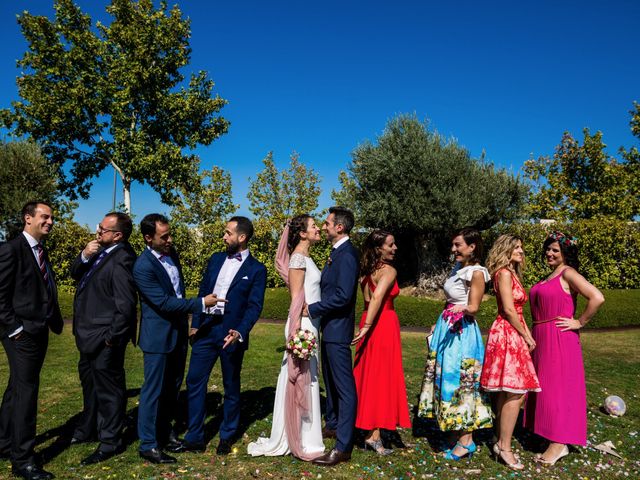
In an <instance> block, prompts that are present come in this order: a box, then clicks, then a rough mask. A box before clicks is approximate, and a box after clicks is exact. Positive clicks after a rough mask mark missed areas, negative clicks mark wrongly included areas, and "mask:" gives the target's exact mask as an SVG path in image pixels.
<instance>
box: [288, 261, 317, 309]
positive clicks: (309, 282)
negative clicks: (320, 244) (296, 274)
mask: <svg viewBox="0 0 640 480" xmlns="http://www.w3.org/2000/svg"><path fill="white" fill-rule="evenodd" d="M289 268H290V269H291V268H296V269H302V270H305V275H304V300H305V302H306V303H307V305H310V304H312V303H315V302H319V301H320V300H322V297H321V295H320V270H318V267H317V266H316V264H315V263H314V261H313V260H312V259H311V257H305V256H304V255H303V254H301V253H294V254H292V255H291V258H290V259H289ZM316 320H319V318H318V319H314V321H316Z"/></svg>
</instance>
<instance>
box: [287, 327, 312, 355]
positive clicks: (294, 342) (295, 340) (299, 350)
mask: <svg viewBox="0 0 640 480" xmlns="http://www.w3.org/2000/svg"><path fill="white" fill-rule="evenodd" d="M317 347H318V340H317V339H316V336H315V335H314V333H313V332H312V331H310V330H302V329H300V330H298V331H297V332H296V333H295V335H294V336H293V337H291V339H290V340H289V341H288V342H287V351H288V352H289V353H290V354H291V355H293V356H294V357H297V358H301V359H302V360H309V358H311V356H312V355H315V354H316V349H317Z"/></svg>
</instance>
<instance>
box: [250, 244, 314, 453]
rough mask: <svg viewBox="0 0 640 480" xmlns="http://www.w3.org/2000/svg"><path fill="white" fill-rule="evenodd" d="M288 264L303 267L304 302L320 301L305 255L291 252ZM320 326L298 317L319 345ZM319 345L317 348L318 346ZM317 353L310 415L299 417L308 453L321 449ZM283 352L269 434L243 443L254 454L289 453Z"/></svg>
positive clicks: (311, 264) (312, 382) (312, 360)
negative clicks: (285, 422) (246, 444)
mask: <svg viewBox="0 0 640 480" xmlns="http://www.w3.org/2000/svg"><path fill="white" fill-rule="evenodd" d="M289 268H290V269H291V268H301V269H306V273H305V277H304V296H305V301H306V302H307V304H311V303H315V302H318V301H320V270H318V267H316V264H315V263H313V260H311V258H309V257H305V256H304V255H302V254H300V253H294V254H293V255H291V260H290V261H289ZM289 321H290V320H288V321H287V324H286V326H285V327H284V335H285V341H286V340H287V332H288V331H289ZM319 326H320V318H315V319H313V321H311V320H310V319H309V318H308V317H302V325H301V328H303V329H306V330H310V331H312V332H313V333H314V334H315V336H316V339H318V347H319V346H320V337H319V335H318V329H319ZM318 349H319V348H318ZM318 354H319V352H316V355H314V356H312V357H311V360H310V362H309V363H310V365H309V369H310V373H311V385H310V388H311V412H310V413H311V415H310V418H305V419H303V420H302V425H301V436H300V438H301V440H302V448H303V450H304V452H305V453H306V454H308V455H314V454H318V455H321V454H322V453H323V451H324V444H323V443H322V418H321V414H320V385H319V384H318ZM287 379H288V372H287V352H285V353H284V357H283V359H282V366H281V368H280V375H278V385H277V387H276V398H275V401H274V405H273V423H272V425H271V436H270V437H269V438H264V437H260V438H258V439H257V440H256V441H255V442H251V443H250V444H249V445H248V447H247V453H249V455H252V456H254V457H257V456H259V455H266V456H278V455H287V454H289V453H290V450H289V444H288V442H287V433H286V432H285V427H284V419H285V415H286V414H287V412H285V408H284V405H285V390H286V387H287V381H288V380H287Z"/></svg>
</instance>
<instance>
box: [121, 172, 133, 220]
mask: <svg viewBox="0 0 640 480" xmlns="http://www.w3.org/2000/svg"><path fill="white" fill-rule="evenodd" d="M122 193H123V195H124V211H125V212H126V213H128V214H131V181H130V180H125V179H122Z"/></svg>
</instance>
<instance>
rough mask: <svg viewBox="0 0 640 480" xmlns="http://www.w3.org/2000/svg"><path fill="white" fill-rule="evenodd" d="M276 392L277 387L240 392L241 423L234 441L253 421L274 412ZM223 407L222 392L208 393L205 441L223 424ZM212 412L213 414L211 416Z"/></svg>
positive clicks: (207, 441) (216, 432) (215, 433)
mask: <svg viewBox="0 0 640 480" xmlns="http://www.w3.org/2000/svg"><path fill="white" fill-rule="evenodd" d="M275 392H276V389H275V387H263V388H261V389H260V390H244V391H242V392H241V393H240V423H239V425H238V430H237V432H236V434H235V437H234V439H233V441H235V440H236V439H238V438H240V437H242V435H244V433H245V432H246V431H247V429H248V428H249V427H250V426H251V425H252V424H253V423H255V422H256V421H258V420H262V419H263V418H265V417H267V416H268V415H270V414H271V413H272V412H273V401H274V398H275ZM223 407H224V405H223V401H222V394H221V393H218V392H213V393H207V399H206V412H207V417H208V418H207V420H206V421H205V425H204V441H205V443H209V442H210V441H211V439H212V438H213V437H215V436H216V435H217V434H218V432H219V430H220V425H221V424H222V417H223ZM211 414H213V416H211V417H209V415H211Z"/></svg>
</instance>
